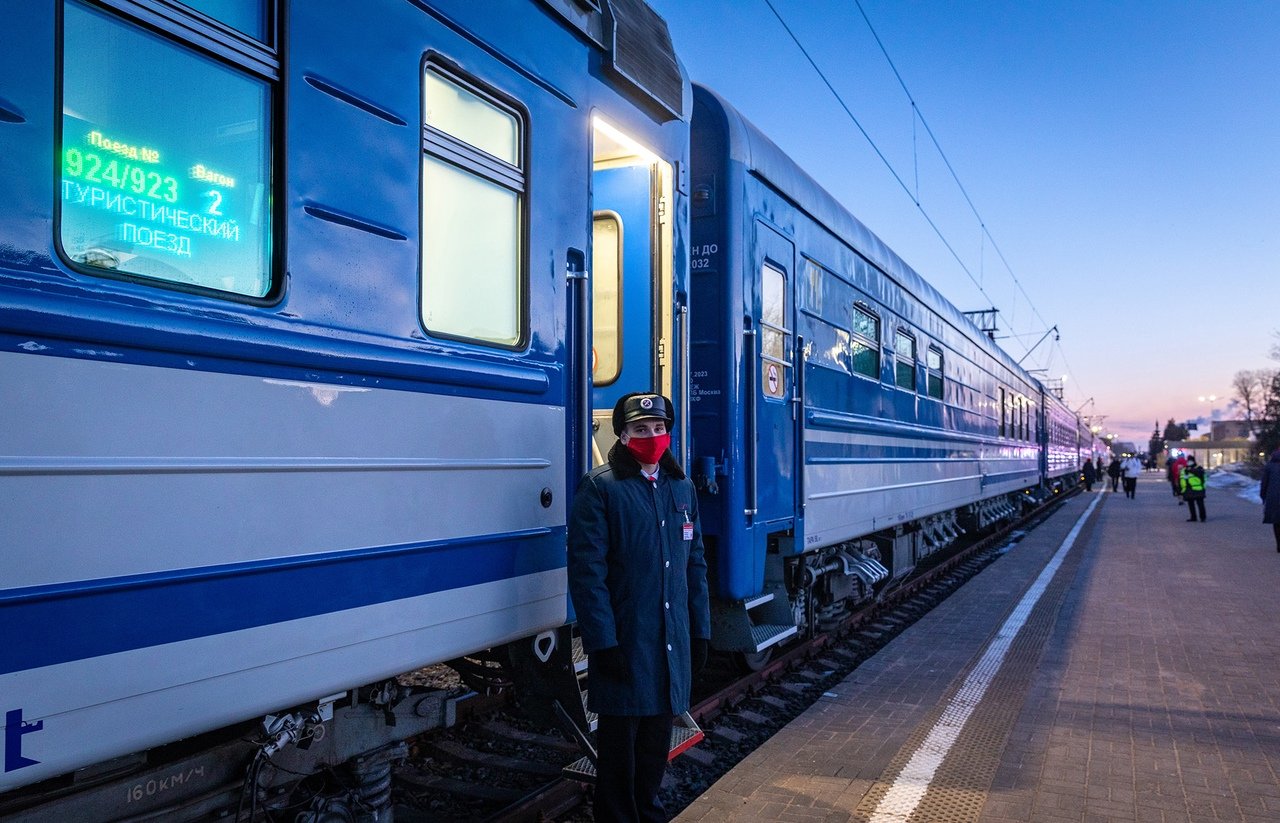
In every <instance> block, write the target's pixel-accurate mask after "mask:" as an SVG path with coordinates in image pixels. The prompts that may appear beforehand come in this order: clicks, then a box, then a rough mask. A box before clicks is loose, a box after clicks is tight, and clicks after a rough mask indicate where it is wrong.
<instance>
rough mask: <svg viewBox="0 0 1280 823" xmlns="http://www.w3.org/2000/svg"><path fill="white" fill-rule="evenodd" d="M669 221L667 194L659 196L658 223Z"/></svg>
mask: <svg viewBox="0 0 1280 823" xmlns="http://www.w3.org/2000/svg"><path fill="white" fill-rule="evenodd" d="M666 222H667V198H666V197H665V196H663V197H659V198H658V224H659V225H666Z"/></svg>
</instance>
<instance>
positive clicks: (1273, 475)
mask: <svg viewBox="0 0 1280 823" xmlns="http://www.w3.org/2000/svg"><path fill="white" fill-rule="evenodd" d="M1260 491H1261V494H1262V522H1263V523H1280V449H1276V451H1275V452H1273V453H1272V455H1271V459H1270V460H1268V461H1267V465H1266V467H1265V468H1263V470H1262V488H1261V490H1260Z"/></svg>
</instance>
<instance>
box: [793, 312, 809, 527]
mask: <svg viewBox="0 0 1280 823" xmlns="http://www.w3.org/2000/svg"><path fill="white" fill-rule="evenodd" d="M792 360H793V361H794V362H795V364H796V380H795V393H796V396H795V397H794V398H793V402H795V404H796V409H797V410H798V413H797V415H796V417H797V419H798V420H799V421H800V425H798V426H797V427H796V461H797V464H798V465H797V466H796V472H798V477H797V480H796V496H797V497H798V498H799V504H800V510H801V511H804V506H805V499H806V495H805V487H804V471H805V462H804V461H805V455H804V364H805V360H806V354H805V350H804V337H802V336H800V335H796V353H795V356H794V357H793V358H792Z"/></svg>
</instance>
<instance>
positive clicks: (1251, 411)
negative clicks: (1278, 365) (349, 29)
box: [1231, 369, 1276, 433]
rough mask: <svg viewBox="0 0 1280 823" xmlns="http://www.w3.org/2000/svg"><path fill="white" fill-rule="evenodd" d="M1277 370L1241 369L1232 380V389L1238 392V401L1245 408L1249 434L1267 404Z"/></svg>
mask: <svg viewBox="0 0 1280 823" xmlns="http://www.w3.org/2000/svg"><path fill="white" fill-rule="evenodd" d="M1275 374H1276V370H1275V369H1241V370H1240V371H1238V372H1236V374H1235V377H1233V378H1231V387H1232V388H1233V389H1235V391H1236V399H1237V400H1239V401H1240V405H1242V406H1244V419H1245V422H1246V423H1248V424H1249V432H1250V433H1252V432H1253V428H1254V421H1255V420H1257V418H1258V415H1259V414H1260V413H1261V412H1262V407H1263V405H1264V404H1265V403H1266V396H1267V390H1268V389H1270V388H1271V380H1272V378H1274V377H1275Z"/></svg>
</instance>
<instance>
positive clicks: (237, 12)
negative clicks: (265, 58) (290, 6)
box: [183, 0, 267, 40]
mask: <svg viewBox="0 0 1280 823" xmlns="http://www.w3.org/2000/svg"><path fill="white" fill-rule="evenodd" d="M183 3H185V4H186V5H187V6H189V7H191V8H193V9H195V10H196V11H198V12H202V13H204V14H206V15H208V16H209V17H212V18H213V19H214V20H218V21H220V22H222V23H226V24H227V25H228V26H230V27H231V28H233V29H235V30H236V31H240V32H243V33H245V34H247V35H249V36H250V37H253V38H255V39H257V40H266V39H267V10H266V8H265V5H266V4H265V3H263V2H262V0H183Z"/></svg>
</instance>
